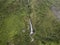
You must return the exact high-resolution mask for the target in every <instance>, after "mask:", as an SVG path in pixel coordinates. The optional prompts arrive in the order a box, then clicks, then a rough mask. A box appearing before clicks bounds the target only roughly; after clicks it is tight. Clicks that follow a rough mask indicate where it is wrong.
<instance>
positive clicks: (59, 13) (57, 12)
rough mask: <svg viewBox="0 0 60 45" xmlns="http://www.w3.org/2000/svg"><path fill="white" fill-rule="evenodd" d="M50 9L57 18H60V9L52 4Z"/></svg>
mask: <svg viewBox="0 0 60 45" xmlns="http://www.w3.org/2000/svg"><path fill="white" fill-rule="evenodd" d="M51 10H52V12H53V13H54V15H55V16H56V17H57V18H58V19H60V9H58V8H57V7H56V6H52V7H51Z"/></svg>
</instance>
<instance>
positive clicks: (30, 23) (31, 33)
mask: <svg viewBox="0 0 60 45" xmlns="http://www.w3.org/2000/svg"><path fill="white" fill-rule="evenodd" d="M29 25H30V37H31V42H32V41H34V38H33V37H32V35H33V34H34V31H33V26H32V21H31V19H29Z"/></svg>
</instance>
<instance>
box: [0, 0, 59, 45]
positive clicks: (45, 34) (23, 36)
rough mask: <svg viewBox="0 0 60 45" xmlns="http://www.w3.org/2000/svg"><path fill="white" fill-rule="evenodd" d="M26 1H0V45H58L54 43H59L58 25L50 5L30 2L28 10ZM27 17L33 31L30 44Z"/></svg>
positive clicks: (46, 2) (35, 0)
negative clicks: (30, 20) (32, 39)
mask: <svg viewBox="0 0 60 45" xmlns="http://www.w3.org/2000/svg"><path fill="white" fill-rule="evenodd" d="M27 1H28V0H1V1H0V2H1V3H0V45H9V44H10V45H13V44H14V45H43V44H44V45H49V44H51V45H58V44H54V42H56V43H57V42H58V43H59V41H60V36H59V35H60V32H59V31H60V23H59V22H58V21H57V20H56V18H55V16H54V14H53V13H52V11H51V10H50V6H51V5H52V3H50V2H48V0H31V1H30V3H31V4H30V8H28V4H29V3H28V2H27ZM53 1H54V0H53ZM29 15H30V16H31V19H32V24H33V28H34V30H35V34H34V35H33V37H34V38H35V40H34V41H33V42H32V43H31V42H30V41H31V39H30V36H29V32H30V31H29V22H28V21H29V17H28V16H29ZM22 30H25V32H24V33H23V32H22Z"/></svg>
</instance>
